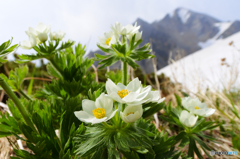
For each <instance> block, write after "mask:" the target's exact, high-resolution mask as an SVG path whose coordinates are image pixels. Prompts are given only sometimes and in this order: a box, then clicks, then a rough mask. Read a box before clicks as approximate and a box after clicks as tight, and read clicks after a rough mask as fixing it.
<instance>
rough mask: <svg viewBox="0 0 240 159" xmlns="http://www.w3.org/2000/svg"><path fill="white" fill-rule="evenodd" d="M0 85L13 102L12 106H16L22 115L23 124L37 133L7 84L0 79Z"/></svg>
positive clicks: (25, 111)
mask: <svg viewBox="0 0 240 159" xmlns="http://www.w3.org/2000/svg"><path fill="white" fill-rule="evenodd" d="M0 85H1V86H2V88H3V89H4V91H5V92H6V93H7V95H8V96H9V97H10V98H11V99H12V100H13V102H14V104H15V105H16V106H17V108H18V110H19V111H20V113H21V114H22V116H23V118H24V120H25V122H26V123H27V124H28V126H30V127H31V128H32V130H33V131H35V132H37V130H36V129H35V127H34V125H33V123H32V121H31V120H30V118H29V116H28V113H27V110H26V109H25V107H24V106H23V105H22V103H21V102H20V100H19V99H18V97H17V96H16V95H15V94H14V92H13V91H12V90H11V88H10V87H9V86H8V84H7V83H6V82H5V81H4V80H3V79H2V78H1V77H0Z"/></svg>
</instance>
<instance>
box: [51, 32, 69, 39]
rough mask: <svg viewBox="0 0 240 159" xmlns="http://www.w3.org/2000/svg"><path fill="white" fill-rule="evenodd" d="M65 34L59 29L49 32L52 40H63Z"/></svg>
mask: <svg viewBox="0 0 240 159" xmlns="http://www.w3.org/2000/svg"><path fill="white" fill-rule="evenodd" d="M65 34H66V33H65V32H63V31H61V30H59V31H57V32H51V33H50V34H49V37H50V39H51V40H62V39H63V38H64V36H65Z"/></svg>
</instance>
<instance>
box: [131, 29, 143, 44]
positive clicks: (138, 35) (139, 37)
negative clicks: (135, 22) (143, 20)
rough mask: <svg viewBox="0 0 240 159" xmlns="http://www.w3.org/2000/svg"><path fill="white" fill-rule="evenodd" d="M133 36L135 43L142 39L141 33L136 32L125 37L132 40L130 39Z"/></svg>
mask: <svg viewBox="0 0 240 159" xmlns="http://www.w3.org/2000/svg"><path fill="white" fill-rule="evenodd" d="M134 34H136V36H135V42H137V41H138V40H140V39H141V38H142V31H141V32H136V33H130V34H129V35H127V38H128V39H129V40H132V37H133V36H134Z"/></svg>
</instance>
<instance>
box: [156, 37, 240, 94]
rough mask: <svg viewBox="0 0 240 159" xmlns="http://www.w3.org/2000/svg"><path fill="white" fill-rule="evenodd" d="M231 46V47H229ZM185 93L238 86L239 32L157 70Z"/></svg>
mask: <svg viewBox="0 0 240 159" xmlns="http://www.w3.org/2000/svg"><path fill="white" fill-rule="evenodd" d="M231 42H233V43H232V45H229V44H230V43H231ZM161 73H164V74H165V75H166V76H168V77H170V79H171V80H172V81H175V82H179V83H181V84H182V85H183V89H184V90H185V91H189V92H192V93H197V92H198V91H205V90H206V89H207V88H209V89H210V90H213V91H214V90H222V89H224V88H226V89H230V88H231V87H232V86H236V87H239V86H240V78H239V73H240V32H238V33H236V34H234V35H232V36H230V37H228V38H226V39H219V40H217V41H216V42H215V43H214V44H213V45H211V46H209V47H207V48H204V49H202V50H199V51H197V52H195V53H193V54H191V55H188V56H186V57H184V58H182V59H181V60H178V61H175V62H174V61H173V62H172V64H170V65H168V66H166V67H164V68H162V69H160V70H159V71H158V72H157V74H158V75H159V74H161Z"/></svg>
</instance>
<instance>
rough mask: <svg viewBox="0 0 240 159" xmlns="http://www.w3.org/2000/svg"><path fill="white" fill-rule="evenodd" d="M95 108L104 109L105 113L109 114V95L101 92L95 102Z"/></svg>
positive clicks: (110, 107) (110, 103)
mask: <svg viewBox="0 0 240 159" xmlns="http://www.w3.org/2000/svg"><path fill="white" fill-rule="evenodd" d="M95 106H96V107H97V108H103V109H105V114H109V113H110V112H111V111H112V109H113V100H112V98H110V97H109V96H106V95H105V94H104V93H102V94H101V95H100V96H99V97H98V98H97V99H96V102H95Z"/></svg>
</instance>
